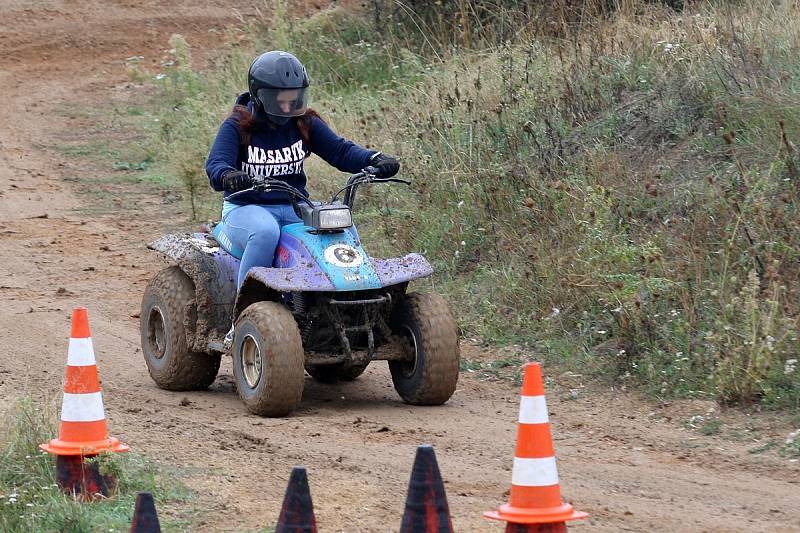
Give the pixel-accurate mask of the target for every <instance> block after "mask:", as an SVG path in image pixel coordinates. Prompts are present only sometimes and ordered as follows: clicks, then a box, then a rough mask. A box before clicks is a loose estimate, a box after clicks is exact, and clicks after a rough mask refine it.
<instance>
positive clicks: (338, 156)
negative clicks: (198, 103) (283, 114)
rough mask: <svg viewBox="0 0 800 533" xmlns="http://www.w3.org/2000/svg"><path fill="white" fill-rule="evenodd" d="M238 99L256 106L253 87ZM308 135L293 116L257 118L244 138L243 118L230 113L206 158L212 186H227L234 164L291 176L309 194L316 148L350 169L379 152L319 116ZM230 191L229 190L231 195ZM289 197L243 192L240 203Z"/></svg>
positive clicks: (335, 164) (332, 161)
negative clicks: (274, 122)
mask: <svg viewBox="0 0 800 533" xmlns="http://www.w3.org/2000/svg"><path fill="white" fill-rule="evenodd" d="M236 104H237V105H242V106H246V107H247V109H248V110H250V112H251V113H252V112H253V103H252V102H251V101H250V93H244V94H241V95H240V96H239V97H238V98H237V99H236ZM308 137H309V139H308V140H309V143H306V142H305V141H304V140H303V138H302V136H301V134H300V129H299V128H298V127H297V123H296V120H293V119H290V120H289V121H288V122H287V123H286V124H284V125H283V126H275V127H274V128H273V127H270V126H262V127H259V125H258V124H255V125H254V126H253V127H252V128H251V131H250V142H249V144H242V142H241V137H240V135H239V123H238V120H237V119H236V118H235V117H234V116H231V117H228V118H227V119H225V121H224V122H223V123H222V125H221V126H220V128H219V131H218V132H217V137H216V139H214V144H213V145H212V146H211V152H210V153H209V154H208V160H207V161H206V173H207V174H208V179H209V181H210V182H211V187H213V188H214V190H215V191H222V190H223V187H222V175H223V174H224V173H225V172H227V171H229V170H242V171H244V172H247V173H248V174H250V175H251V176H267V177H274V178H277V179H279V180H282V181H285V182H286V183H288V184H289V185H292V186H294V187H296V188H297V189H299V190H300V191H302V192H303V194H306V195H307V194H308V193H307V191H306V174H305V171H304V170H303V162H304V161H305V159H306V158H307V157H308V156H309V155H311V154H312V153H315V154H317V155H319V156H320V157H321V158H322V159H324V160H325V161H326V162H327V163H328V164H330V165H331V166H333V167H336V168H337V169H339V170H341V171H342V172H350V173H355V172H358V171H359V170H361V169H362V168H364V167H366V166H368V165H369V158H370V157H372V155H373V154H375V151H374V150H367V149H366V148H362V147H361V146H359V145H357V144H355V143H354V142H352V141H348V140H346V139H343V138H342V137H339V136H338V135H337V134H336V133H334V132H333V130H331V129H330V128H329V127H328V125H327V124H325V122H324V121H322V120H321V119H319V118H317V117H314V116H312V117H310V120H309V128H308ZM228 195H229V193H227V192H226V193H225V197H227V196H228ZM288 201H289V199H288V195H287V194H286V193H281V192H269V193H251V194H246V195H242V196H239V197H237V198H236V202H235V203H237V204H250V203H288Z"/></svg>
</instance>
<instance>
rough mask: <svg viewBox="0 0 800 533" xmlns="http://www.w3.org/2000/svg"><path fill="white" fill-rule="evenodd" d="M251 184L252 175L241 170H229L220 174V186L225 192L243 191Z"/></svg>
mask: <svg viewBox="0 0 800 533" xmlns="http://www.w3.org/2000/svg"><path fill="white" fill-rule="evenodd" d="M252 186H253V177H252V176H251V175H250V174H248V173H247V172H242V171H241V170H229V171H227V172H225V174H223V175H222V188H223V189H225V190H226V191H227V192H237V191H243V190H244V189H249V188H250V187H252Z"/></svg>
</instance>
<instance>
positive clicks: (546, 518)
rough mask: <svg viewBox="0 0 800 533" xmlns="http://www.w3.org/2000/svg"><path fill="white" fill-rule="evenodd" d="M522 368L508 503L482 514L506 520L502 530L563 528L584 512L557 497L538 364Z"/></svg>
mask: <svg viewBox="0 0 800 533" xmlns="http://www.w3.org/2000/svg"><path fill="white" fill-rule="evenodd" d="M523 372H524V377H523V380H522V398H521V401H520V408H519V423H518V424H517V449H516V452H515V454H514V467H513V470H512V473H511V495H510V497H509V502H508V503H506V504H503V505H501V506H500V507H499V508H498V509H497V511H489V512H486V513H484V516H485V517H486V518H490V519H493V520H505V521H506V522H508V529H506V531H514V532H522V531H526V532H530V533H532V532H540V531H541V532H543V531H566V525H565V522H566V521H568V520H577V519H579V518H585V517H586V516H588V515H587V514H586V513H582V512H580V511H576V510H575V509H573V508H572V506H571V505H569V504H568V503H564V502H563V501H562V500H561V489H560V487H559V484H558V471H557V470H556V458H555V452H554V451H553V440H552V437H551V436H550V419H549V416H548V412H547V403H546V402H545V397H544V385H543V384H542V366H541V365H540V364H539V363H528V364H526V365H525V366H524V367H523ZM525 525H529V527H525Z"/></svg>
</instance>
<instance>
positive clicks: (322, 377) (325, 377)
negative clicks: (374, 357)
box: [306, 363, 369, 383]
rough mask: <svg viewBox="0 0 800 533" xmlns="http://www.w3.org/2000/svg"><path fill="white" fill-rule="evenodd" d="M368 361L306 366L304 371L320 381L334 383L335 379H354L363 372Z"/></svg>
mask: <svg viewBox="0 0 800 533" xmlns="http://www.w3.org/2000/svg"><path fill="white" fill-rule="evenodd" d="M368 365H369V363H365V364H363V365H351V366H344V363H337V364H335V365H316V366H307V367H306V372H308V375H309V376H311V377H312V378H314V380H316V381H319V382H320V383H336V382H337V381H355V380H356V379H357V378H358V376H360V375H361V374H363V373H364V371H365V370H366V369H367V366H368Z"/></svg>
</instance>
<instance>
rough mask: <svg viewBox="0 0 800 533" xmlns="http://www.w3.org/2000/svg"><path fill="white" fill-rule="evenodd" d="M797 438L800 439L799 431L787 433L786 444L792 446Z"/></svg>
mask: <svg viewBox="0 0 800 533" xmlns="http://www.w3.org/2000/svg"><path fill="white" fill-rule="evenodd" d="M797 437H800V429H796V430H794V431H792V432H791V433H789V436H787V437H786V444H793V443H794V440H795V439H796V438H797Z"/></svg>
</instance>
